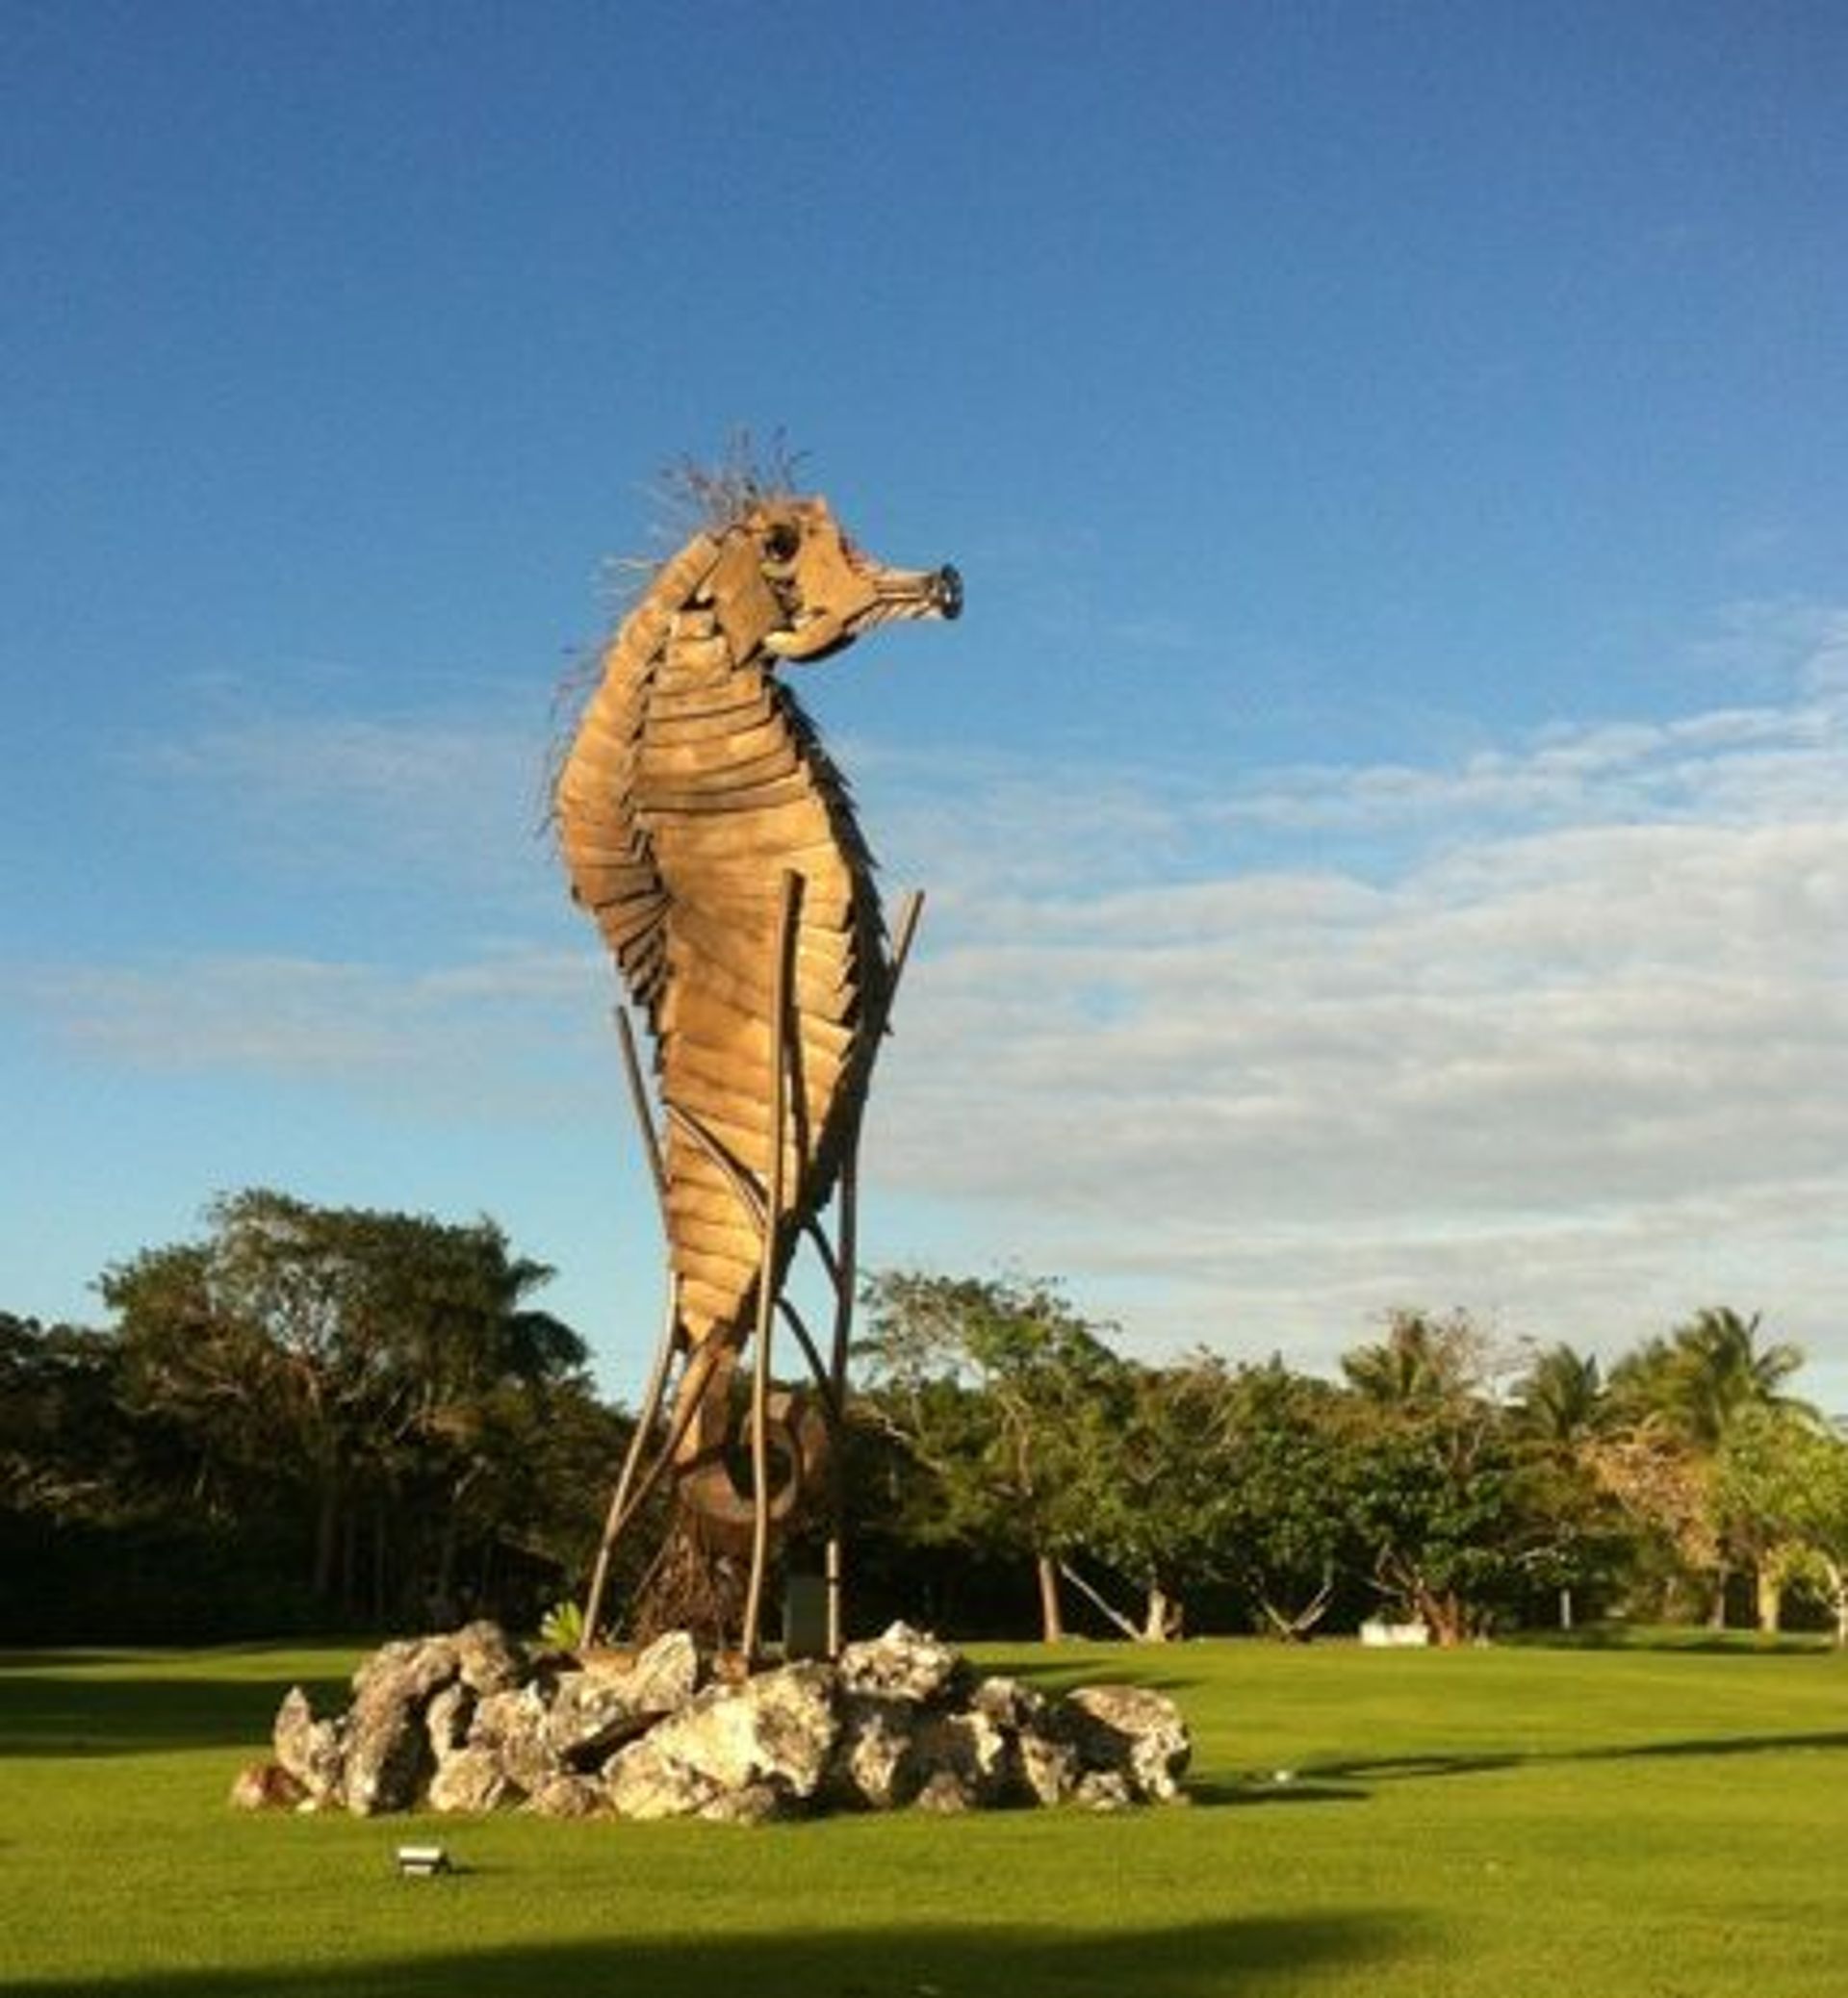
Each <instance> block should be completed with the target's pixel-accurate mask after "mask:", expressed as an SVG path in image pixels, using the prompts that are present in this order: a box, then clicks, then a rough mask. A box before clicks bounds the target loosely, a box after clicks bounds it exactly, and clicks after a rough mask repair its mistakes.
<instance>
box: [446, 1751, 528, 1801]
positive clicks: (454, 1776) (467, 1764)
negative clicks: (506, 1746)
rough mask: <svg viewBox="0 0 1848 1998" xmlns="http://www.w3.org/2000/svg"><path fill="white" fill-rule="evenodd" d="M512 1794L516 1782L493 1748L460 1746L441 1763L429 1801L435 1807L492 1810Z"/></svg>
mask: <svg viewBox="0 0 1848 1998" xmlns="http://www.w3.org/2000/svg"><path fill="white" fill-rule="evenodd" d="M512 1794H513V1785H512V1784H511V1783H510V1782H509V1781H508V1780H507V1778H506V1773H505V1772H504V1771H503V1770H502V1769H501V1763H500V1759H499V1757H498V1756H497V1755H495V1753H494V1751H493V1750H492V1749H485V1748H458V1749H455V1750H453V1751H452V1752H451V1753H450V1754H449V1755H445V1756H444V1757H443V1758H442V1760H441V1761H440V1762H439V1763H438V1764H437V1768H436V1774H435V1775H434V1776H432V1777H431V1778H430V1786H429V1793H428V1797H427V1800H426V1801H427V1802H428V1804H429V1806H430V1808H431V1809H432V1810H446V1811H453V1810H461V1811H489V1810H495V1809H497V1808H499V1806H501V1805H502V1804H504V1803H505V1802H506V1801H507V1799H508V1798H509V1797H510V1796H511V1795H512Z"/></svg>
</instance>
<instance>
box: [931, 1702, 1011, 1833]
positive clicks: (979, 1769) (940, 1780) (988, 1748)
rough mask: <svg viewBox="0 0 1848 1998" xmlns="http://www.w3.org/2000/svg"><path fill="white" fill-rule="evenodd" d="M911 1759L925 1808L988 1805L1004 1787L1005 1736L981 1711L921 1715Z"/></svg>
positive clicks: (1000, 1798) (997, 1800) (998, 1799)
mask: <svg viewBox="0 0 1848 1998" xmlns="http://www.w3.org/2000/svg"><path fill="white" fill-rule="evenodd" d="M911 1767H912V1770H913V1772H914V1774H915V1778H916V1782H917V1802H918V1803H919V1804H920V1805H922V1806H924V1808H925V1809H927V1810H980V1809H985V1808H988V1809H992V1808H993V1807H994V1806H996V1805H998V1804H1000V1803H1001V1802H1002V1801H1003V1798H1004V1796H1005V1793H1006V1791H1007V1787H1008V1739H1007V1736H1006V1735H1005V1734H1003V1732H1002V1731H1001V1729H999V1728H997V1727H996V1726H995V1724H994V1723H993V1722H992V1721H991V1720H989V1719H988V1715H987V1714H984V1713H976V1712H969V1713H933V1714H926V1715H924V1716H923V1717H922V1718H921V1719H920V1720H919V1722H918V1725H917V1730H916V1732H915V1733H914V1734H913V1735H912V1737H911Z"/></svg>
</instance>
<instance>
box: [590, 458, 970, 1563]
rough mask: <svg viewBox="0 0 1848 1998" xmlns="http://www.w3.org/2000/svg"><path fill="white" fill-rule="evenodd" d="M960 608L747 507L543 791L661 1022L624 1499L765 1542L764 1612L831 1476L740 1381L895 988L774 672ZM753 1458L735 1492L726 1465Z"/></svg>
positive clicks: (623, 963) (812, 737)
mask: <svg viewBox="0 0 1848 1998" xmlns="http://www.w3.org/2000/svg"><path fill="white" fill-rule="evenodd" d="M961 606H962V586H961V582H960V579H959V578H958V576H957V575H956V572H955V571H954V570H952V569H937V570H896V569H888V568H886V567H884V566H883V565H881V564H879V563H877V562H875V561H872V560H871V559H869V558H868V557H867V556H866V555H864V554H863V553H862V552H861V551H860V550H859V549H857V548H856V547H855V546H854V544H853V542H852V541H851V540H850V539H849V537H848V536H847V535H846V534H845V533H844V532H843V531H842V530H841V528H840V526H839V525H838V524H837V523H836V522H835V521H834V516H833V514H832V513H831V512H830V510H829V508H828V505H827V502H826V501H825V500H823V499H814V498H798V497H795V496H792V495H787V494H781V493H763V492H759V491H758V490H757V489H756V488H755V487H749V488H746V489H744V490H742V491H740V492H739V493H738V494H737V495H736V503H735V505H734V506H733V508H732V513H731V515H730V517H729V518H727V519H725V520H723V521H720V522H717V523H715V524H714V525H711V526H709V527H708V528H707V529H706V530H705V531H702V532H700V533H697V534H695V535H694V536H693V537H692V539H691V540H689V541H688V543H687V545H686V546H685V547H684V548H683V549H682V550H681V551H680V553H679V554H677V555H676V556H675V557H674V558H673V559H672V560H671V561H668V562H666V563H664V564H663V565H662V566H661V568H660V569H659V570H658V571H657V572H656V573H655V576H654V578H653V580H652V582H651V584H650V586H649V587H648V588H647V589H646V591H645V592H644V593H643V595H642V596H641V598H640V600H639V602H637V603H636V605H635V607H634V609H633V610H632V611H631V612H630V614H629V616H628V618H626V619H625V621H624V622H623V625H622V627H621V628H620V629H619V630H618V631H617V633H616V636H615V638H614V639H613V641H612V642H611V643H610V645H609V647H608V649H607V651H606V652H605V653H604V654H603V661H602V671H601V677H600V679H599V680H598V683H597V685H596V687H595V689H594V691H593V692H592V694H591V696H590V699H589V701H588V703H587V704H586V705H585V708H584V711H583V714H582V717H581V719H580V721H579V724H578V730H577V733H576V735H575V738H574V740H573V741H572V744H571V747H570V750H569V752H568V754H567V756H566V758H565V761H564V764H563V766H562V768H561V770H560V773H559V777H558V781H557V785H556V791H555V796H554V807H555V816H556V823H557V829H558V836H559V844H560V846H561V849H562V851H563V855H564V858H565V862H566V866H567V868H568V870H569V874H570V878H571V886H572V893H573V895H574V897H575V899H576V900H577V901H578V903H579V904H580V905H581V906H582V907H583V908H584V909H586V910H587V911H588V912H589V914H590V915H591V916H592V917H593V918H594V919H595V921H596V923H597V925H598V928H599V929H600V931H601V932H602V934H603V940H604V942H605V943H606V944H607V945H608V948H609V950H610V953H611V955H612V957H613V958H614V960H615V961H616V964H617V967H618V969H619V971H620V973H621V975H622V979H623V983H624V986H625V988H626V990H627V993H628V996H629V1002H630V1004H631V1005H632V1006H633V1008H634V1009H635V1011H636V1012H638V1013H639V1014H640V1016H641V1017H642V1019H643V1020H644V1021H645V1023H646V1025H647V1027H648V1029H649V1032H650V1035H651V1037H652V1038H653V1042H654V1076H655V1092H656V1094H657V1096H658V1099H659V1106H660V1123H661V1128H660V1131H659V1133H658V1137H657V1138H652V1140H651V1165H652V1167H653V1169H654V1170H655V1176H656V1184H657V1188H658V1191H659V1194H660V1202H661V1212H662V1218H663V1224H664V1227H665V1231H666V1236H667V1247H668V1262H669V1269H670V1300H671V1301H670V1308H669V1314H668V1317H669V1324H668V1330H667V1334H666V1340H665V1345H664V1351H665V1352H666V1353H667V1355H668V1363H669V1370H670V1371H672V1372H674V1374H675V1381H674V1386H673V1389H672V1393H671V1395H670V1394H669V1393H668V1392H667V1391H666V1389H665V1387H664V1385H663V1384H662V1383H661V1382H660V1381H658V1380H657V1381H656V1382H655V1384H653V1387H654V1392H653V1394H652V1396H651V1400H652V1401H654V1402H655V1403H656V1404H657V1405H658V1404H661V1403H666V1404H667V1411H668V1412H667V1415H666V1420H665V1435H664V1438H663V1440H662V1444H661V1460H660V1462H659V1463H658V1464H657V1465H656V1466H655V1467H654V1469H653V1471H652V1472H651V1471H650V1470H649V1469H647V1468H646V1467H644V1466H643V1465H642V1463H641V1462H640V1459H639V1458H637V1459H636V1460H635V1461H632V1462H631V1463H630V1464H629V1466H628V1467H626V1472H625V1478H624V1480H623V1483H624V1486H625V1487H626V1488H627V1489H628V1491H629V1499H626V1500H624V1503H625V1504H627V1505H628V1509H629V1510H630V1511H632V1510H633V1502H632V1501H633V1494H634V1493H635V1492H636V1491H639V1490H640V1489H642V1488H643V1487H645V1486H648V1485H652V1484H653V1483H655V1482H656V1481H657V1480H658V1477H659V1476H660V1475H662V1474H666V1475H670V1476H671V1477H672V1478H673V1480H674V1482H675V1486H676V1489H677V1491H678V1493H679V1496H680V1502H681V1506H682V1508H683V1510H684V1512H685V1513H686V1514H687V1515H689V1516H690V1517H691V1518H692V1519H693V1520H695V1521H696V1522H698V1523H699V1524H700V1525H701V1528H702V1530H703V1531H705V1532H706V1535H707V1536H708V1537H709V1538H710V1540H711V1541H712V1543H713V1544H714V1545H725V1544H730V1545H731V1546H732V1547H734V1548H738V1549H740V1550H741V1549H742V1548H743V1547H745V1546H749V1547H750V1548H751V1550H752V1551H753V1554H754V1560H753V1573H754V1598H755V1595H756V1593H757V1585H759V1584H760V1581H761V1572H762V1568H763V1561H764V1549H765V1537H766V1534H767V1531H768V1528H769V1526H770V1524H773V1523H775V1522H778V1521H781V1520H784V1519H786V1518H788V1517H789V1516H790V1515H791V1514H792V1513H793V1512H794V1511H796V1510H797V1509H798V1508H799V1507H800V1506H802V1505H804V1504H806V1503H807V1502H809V1500H810V1499H814V1498H816V1497H817V1496H818V1494H817V1492H816V1491H815V1489H814V1487H815V1486H816V1485H818V1484H819V1483H821V1482H823V1480H822V1478H821V1477H820V1475H819V1473H818V1467H816V1466H815V1464H814V1462H813V1459H814V1457H815V1454H816V1453H815V1450H814V1447H813V1434H812V1426H811V1425H810V1424H809V1423H808V1422H805V1420H804V1418H803V1416H802V1415H801V1413H800V1411H798V1410H796V1409H794V1408H793V1407H791V1406H790V1405H789V1404H788V1402H787V1397H773V1396H771V1393H770V1389H769V1373H768V1363H767V1357H764V1358H761V1359H760V1361H759V1364H758V1365H757V1368H756V1369H755V1370H754V1375H755V1387H754V1392H753V1401H754V1404H755V1415H754V1416H753V1417H751V1418H748V1419H747V1421H746V1422H745V1424H744V1427H745V1431H746V1434H745V1435H744V1437H743V1438H742V1439H740V1437H739V1435H738V1433H737V1429H738V1425H737V1422H736V1417H735V1412H734V1406H733V1384H734V1380H735V1379H736V1377H737V1371H738V1362H739V1358H740V1355H741V1354H742V1353H743V1351H744V1349H745V1348H746V1347H747V1345H750V1344H751V1342H752V1340H753V1339H754V1338H756V1340H757V1345H758V1348H759V1352H760V1354H761V1352H762V1349H763V1348H764V1346H765V1345H767V1338H768V1327H769V1325H770V1322H771V1319H772V1317H773V1315H774V1313H775V1311H776V1309H777V1306H778V1302H779V1294H780V1292H781V1288H782V1285H783V1279H784V1277H785V1275H786V1272H787V1269H788V1265H789V1259H790V1256H791V1254H792V1252H793V1250H794V1248H795V1245H796V1243H797V1242H798V1241H799V1239H801V1238H802V1236H803V1234H804V1232H805V1231H809V1232H810V1233H811V1234H812V1233H813V1231H814V1227H815V1222H816V1217H818V1216H819V1215H820V1214H821V1213H822V1211H823V1210H824V1209H825V1208H826V1207H827V1205H828V1203H829V1201H830V1199H831V1197H832V1196H833V1195H834V1191H835V1189H836V1186H837V1185H838V1184H839V1182H840V1181H841V1178H842V1175H843V1173H845V1174H846V1176H847V1178H848V1179H849V1181H851V1178H852V1155H853V1149H854V1145H855V1142H856V1140H857V1137H858V1132H859V1126H860V1114H861V1110H862V1108H863V1103H864V1098H865V1093H866V1089H867V1087H868V1084H869V1081H870V1076H871V1071H872V1064H873V1059H874V1056H875V1053H876V1051H877V1046H878V1041H879V1037H880V1035H881V1034H882V1033H883V1031H884V1025H885V1020H886V1013H887V1011H888V1009H889V1005H890V999H891V988H892V986H893V983H894V980H895V977H896V968H897V961H896V960H895V958H894V957H893V955H892V954H890V953H889V952H888V948H887V944H886V935H885V929H884V924H883V919H882V914H881V909H880V905H879V898H878V895H877V892H876V890H875V887H874V883H873V867H872V859H871V856H870V855H869V853H868V851H867V848H866V845H865V842H864V841H863V839H862V838H861V836H860V829H859V826H858V824H857V823H856V820H855V817H854V812H853V808H852V804H851V801H850V799H849V797H848V793H847V787H846V785H845V783H844V782H843V781H842V780H841V777H840V774H839V772H838V771H837V770H836V769H835V767H834V764H833V763H832V762H831V761H830V759H829V757H828V756H827V755H826V753H825V752H824V751H823V749H822V748H821V745H820V742H819V740H818V739H817V736H816V734H815V730H814V729H813V727H812V725H811V724H810V723H809V719H808V717H807V716H806V715H805V714H804V713H803V711H802V709H801V708H800V706H799V705H798V704H797V703H796V700H795V698H794V696H793V694H792V693H791V691H790V690H789V688H788V687H787V686H786V685H785V684H784V682H783V679H782V678H781V677H780V669H781V668H782V667H783V666H785V665H788V664H792V663H796V662H805V661H809V660H813V659H819V658H823V657H828V656H831V655H833V654H834V653H839V652H840V651H842V650H843V649H844V648H846V647H847V646H849V645H851V644H852V643H853V642H854V641H855V640H856V639H857V638H859V637H860V636H862V635H863V634H864V633H865V632H867V631H869V630H871V629H874V628H877V627H878V626H880V625H884V624H890V623H895V622H899V621H904V620H912V619H920V618H941V617H955V616H956V615H957V614H958V612H959V611H960V609H961ZM909 919H910V918H909V917H908V920H909ZM658 1371H659V1370H658V1369H657V1373H658ZM821 1385H822V1387H823V1389H824V1390H826V1389H828V1388H829V1387H830V1386H832V1387H833V1388H834V1394H835V1396H836V1398H837V1396H838V1392H839V1383H838V1382H837V1381H835V1382H833V1383H830V1382H826V1381H824V1382H823V1383H821ZM772 1399H778V1404H779V1405H778V1408H777V1409H776V1410H774V1411H773V1409H772V1408H771V1406H770V1402H771V1401H772ZM649 1413H650V1415H651V1417H652V1416H653V1413H654V1411H653V1410H652V1409H651V1410H650V1411H649ZM779 1422H781V1425H782V1428H783V1434H782V1435H781V1436H777V1435H775V1434H774V1432H775V1431H776V1430H777V1428H778V1426H779ZM740 1440H742V1441H743V1442H745V1443H747V1444H748V1445H749V1447H750V1453H751V1458H752V1461H753V1464H754V1469H755V1475H754V1478H753V1481H752V1482H753V1486H754V1489H753V1490H751V1491H750V1492H748V1493H746V1492H741V1491H740V1489H739V1487H738V1484H737V1483H736V1481H735V1480H734V1478H733V1475H732V1472H731V1471H730V1470H729V1469H728V1467H727V1457H728V1455H729V1454H730V1453H732V1451H733V1449H734V1447H735V1446H736V1445H737V1444H738V1443H739V1442H740ZM773 1443H775V1445H776V1449H775V1457H776V1459H777V1461H778V1463H779V1465H780V1467H781V1473H782V1479H783V1481H782V1483H781V1484H780V1485H779V1486H778V1488H777V1489H776V1490H774V1491H770V1490H766V1485H767V1484H768V1483H769V1482H770V1480H771V1477H772V1472H771V1460H772V1444H773ZM622 1509H623V1506H622V1505H621V1504H619V1506H617V1507H615V1508H612V1530H620V1524H621V1522H620V1520H618V1519H617V1518H616V1516H615V1515H616V1513H617V1512H618V1511H620V1510H622Z"/></svg>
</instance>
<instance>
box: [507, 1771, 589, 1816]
mask: <svg viewBox="0 0 1848 1998" xmlns="http://www.w3.org/2000/svg"><path fill="white" fill-rule="evenodd" d="M525 1808H526V1809H527V1810H529V1811H533V1812H536V1813H537V1814H538V1815H539V1816H540V1817H545V1818H594V1817H597V1816H599V1815H600V1814H601V1813H603V1812H604V1811H606V1810H607V1809H608V1808H609V1797H608V1794H607V1792H606V1791H605V1790H604V1788H603V1784H602V1783H601V1782H599V1781H598V1780H597V1779H596V1778H595V1777H594V1776H552V1777H548V1778H547V1779H546V1780H545V1781H544V1782H542V1783H541V1784H540V1785H539V1787H538V1788H537V1789H536V1790H534V1791H533V1793H532V1794H531V1796H529V1797H528V1798H527V1799H526V1806H525Z"/></svg>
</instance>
